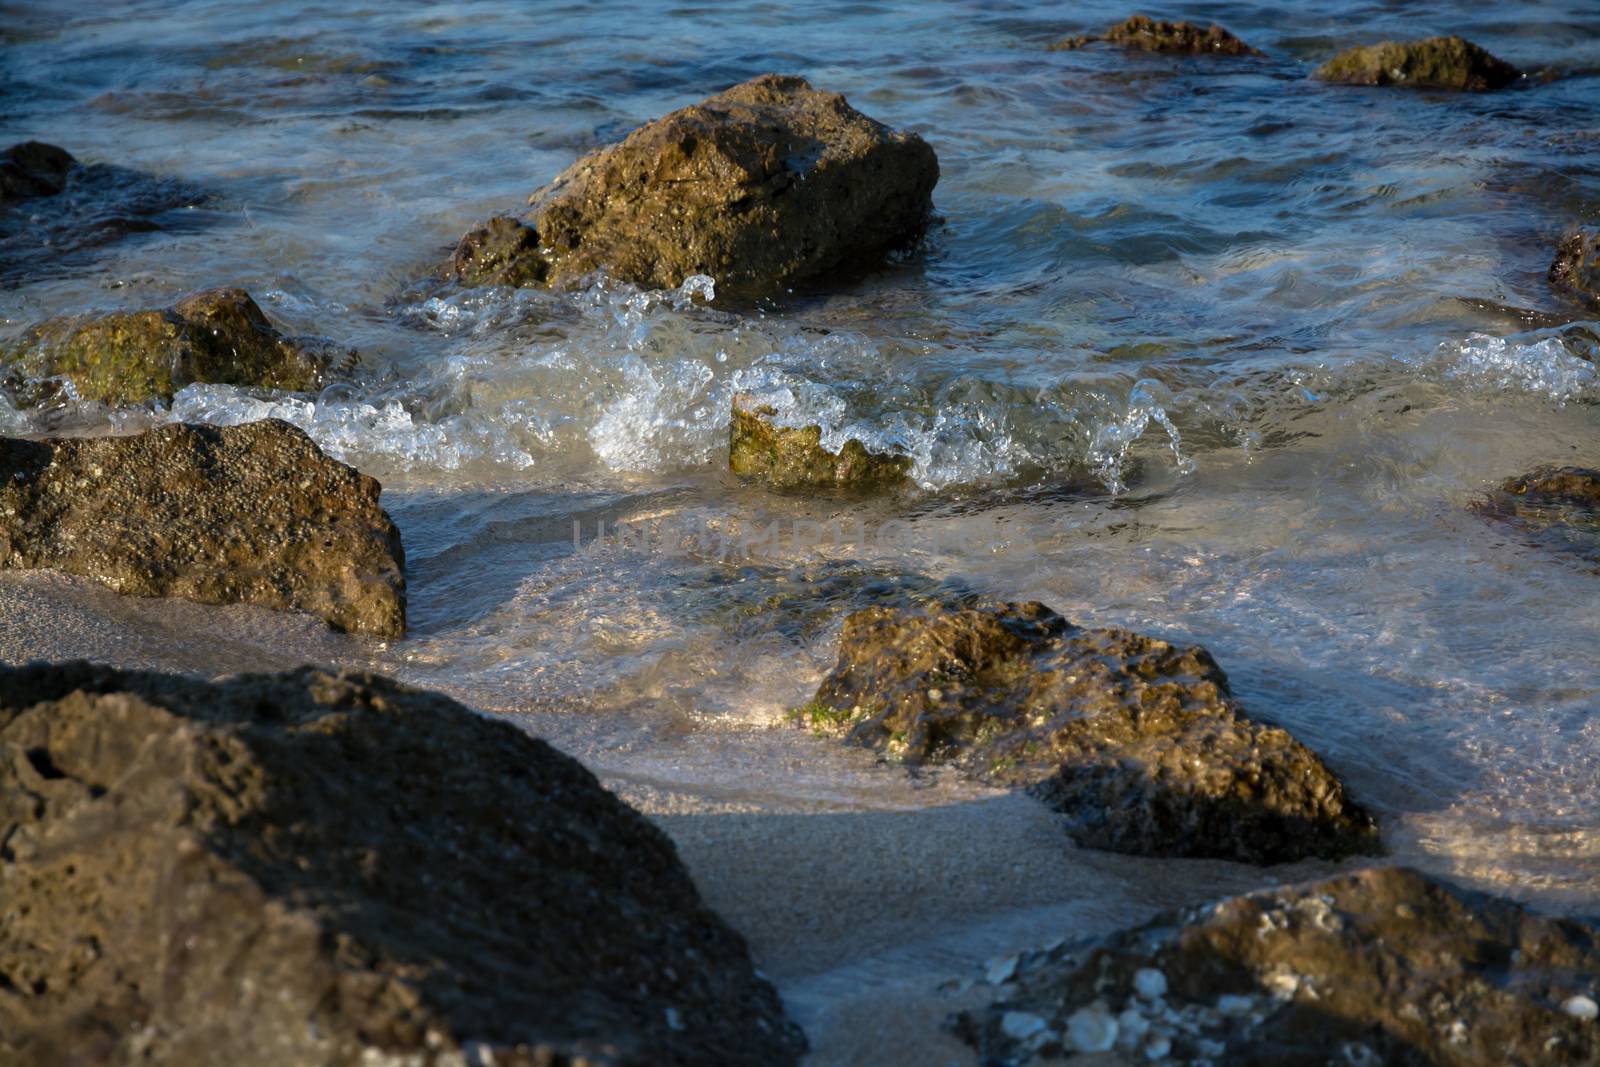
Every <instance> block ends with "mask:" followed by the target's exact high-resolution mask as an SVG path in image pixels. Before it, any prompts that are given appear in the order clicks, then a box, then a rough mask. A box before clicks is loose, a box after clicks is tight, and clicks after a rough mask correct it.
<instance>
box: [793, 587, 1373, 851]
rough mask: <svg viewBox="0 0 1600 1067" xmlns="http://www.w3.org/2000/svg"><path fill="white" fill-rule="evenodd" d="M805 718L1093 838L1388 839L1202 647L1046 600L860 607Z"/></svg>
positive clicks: (1267, 845) (1286, 845) (1193, 842)
mask: <svg viewBox="0 0 1600 1067" xmlns="http://www.w3.org/2000/svg"><path fill="white" fill-rule="evenodd" d="M797 717H798V718H800V719H801V720H802V721H804V722H807V723H809V724H810V725H812V726H813V727H816V728H818V729H821V730H824V731H832V732H837V733H842V734H844V735H845V737H846V738H847V739H848V740H849V741H850V742H852V743H854V744H859V745H866V746H868V747H871V748H875V749H879V750H881V751H883V752H885V753H887V754H888V755H890V756H892V757H894V758H896V759H898V760H901V761H903V762H904V763H906V764H908V765H911V766H919V765H924V764H939V763H944V764H951V765H953V766H955V767H956V768H958V769H960V770H961V771H963V772H964V773H966V774H968V775H971V776H973V777H976V778H979V779H982V780H985V781H990V782H995V783H999V784H1005V785H1021V786H1026V787H1028V789H1029V791H1030V792H1032V793H1033V794H1035V795H1036V796H1038V797H1040V798H1041V799H1043V800H1044V801H1045V802H1046V803H1048V804H1050V805H1051V806H1052V807H1054V808H1056V809H1057V810H1059V811H1061V812H1063V813H1064V814H1066V815H1067V816H1068V824H1069V829H1070V832H1071V834H1072V837H1073V838H1074V839H1075V840H1076V841H1078V842H1079V843H1080V844H1082V845H1085V846H1088V847H1091V848H1102V849H1109V850H1112V851H1116V852H1131V853H1140V854H1145V855H1160V856H1212V857H1219V858H1225V859H1234V860H1243V861H1246V862H1252V863H1275V862H1282V861H1288V860H1295V859H1301V858H1304V857H1308V856H1323V857H1329V858H1333V857H1339V856H1345V855H1348V854H1350V853H1353V852H1372V851H1376V850H1377V847H1378V837H1377V832H1376V830H1375V828H1374V826H1373V823H1372V820H1371V818H1370V817H1369V816H1368V815H1367V814H1366V812H1364V811H1363V810H1362V809H1361V808H1360V807H1358V806H1357V805H1356V804H1355V803H1354V802H1352V801H1351V800H1350V798H1349V797H1348V796H1347V795H1346V791H1345V788H1344V785H1343V784H1342V783H1341V782H1340V781H1339V779H1338V778H1337V777H1335V776H1334V774H1333V773H1332V772H1331V771H1329V770H1328V768H1327V767H1326V766H1324V765H1323V763H1322V761H1321V760H1319V759H1318V758H1317V757H1316V755H1315V754H1314V753H1312V752H1311V751H1310V750H1309V749H1307V748H1306V747H1305V746H1304V745H1302V744H1300V743H1299V742H1298V741H1296V740H1295V739H1294V738H1293V737H1291V736H1290V735H1289V734H1288V733H1287V732H1286V731H1284V730H1281V729H1278V728H1277V727H1272V726H1266V725H1263V724H1261V723H1258V722H1254V721H1252V720H1251V719H1249V718H1247V717H1246V716H1245V715H1244V713H1243V712H1242V711H1240V710H1239V708H1238V707H1237V706H1236V705H1235V703H1234V701H1233V697H1232V695H1231V694H1230V692H1229V690H1228V681H1227V678H1226V677H1224V675H1223V673H1222V670H1221V668H1219V667H1218V666H1217V664H1216V662H1215V661H1214V660H1213V659H1212V658H1211V656H1210V654H1209V653H1207V652H1206V650H1205V649H1203V648H1199V647H1192V648H1178V647H1176V646H1174V645H1170V644H1168V643H1167V642H1165V641H1160V640H1157V639H1155V638H1150V637H1145V636H1143V635H1141V634H1136V633H1132V632H1130V631H1127V630H1121V629H1085V628H1082V627H1078V626H1073V625H1072V624H1071V623H1069V622H1067V621H1066V620H1065V619H1063V618H1061V616H1059V615H1057V614H1056V613H1055V612H1053V611H1051V610H1050V609H1049V608H1047V607H1045V606H1044V605H1042V604H1039V603H1026V604H1000V605H989V606H977V607H947V606H941V605H938V604H932V605H929V606H927V607H925V608H919V609H901V608H894V607H875V608H868V609H865V610H863V611H858V612H856V613H855V614H853V615H851V616H850V617H849V618H847V619H846V620H845V623H844V631H843V634H842V635H841V637H840V639H839V661H838V664H837V665H836V666H835V667H834V669H833V671H832V673H830V674H829V675H828V676H827V677H826V678H825V679H823V681H822V684H821V686H820V687H819V688H818V689H817V693H816V697H815V698H814V699H813V700H812V702H811V703H810V704H807V705H806V706H804V707H802V708H800V709H797Z"/></svg>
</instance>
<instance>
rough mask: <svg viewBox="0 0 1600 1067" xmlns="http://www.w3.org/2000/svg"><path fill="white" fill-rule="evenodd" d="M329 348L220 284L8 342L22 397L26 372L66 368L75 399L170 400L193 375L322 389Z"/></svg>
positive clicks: (49, 326) (55, 372)
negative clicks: (288, 332)
mask: <svg viewBox="0 0 1600 1067" xmlns="http://www.w3.org/2000/svg"><path fill="white" fill-rule="evenodd" d="M334 356H335V352H334V350H333V349H332V348H331V347H329V346H327V345H324V344H321V343H320V342H316V341H313V340H309V339H302V338H290V337H285V336H284V335H283V334H281V333H279V332H278V330H277V329H276V328H274V327H273V325H272V323H271V322H269V321H268V320H267V317H266V315H265V314H263V313H262V311H261V308H260V307H258V306H257V305H256V302H255V301H254V300H252V299H250V294H249V293H246V292H245V291H244V290H243V289H238V288H221V289H206V290H203V291H201V292H198V293H191V294H190V295H189V296H186V297H184V298H183V299H181V300H179V301H178V302H177V303H176V304H174V305H173V306H172V307H170V308H163V309H160V310H152V311H116V312H112V313H110V314H106V315H94V316H90V317H88V318H68V319H55V320H52V321H50V322H46V323H43V324H42V325H40V326H38V327H35V329H34V330H33V331H32V332H31V333H30V334H29V335H28V336H27V337H26V338H24V339H23V341H22V342H21V343H20V344H19V345H17V346H15V347H14V348H13V350H12V352H11V353H10V356H9V359H8V364H9V366H8V368H7V369H8V371H9V373H10V375H11V377H12V378H13V379H14V380H13V382H12V391H13V392H14V393H16V394H18V395H20V396H21V397H22V398H23V399H25V400H26V399H30V398H31V397H30V395H29V393H30V391H29V390H28V389H27V388H26V383H27V382H29V381H30V380H31V381H35V382H36V381H38V380H40V379H45V378H52V377H63V378H66V379H67V380H69V381H70V382H71V383H72V387H73V390H74V392H75V393H76V394H77V396H78V398H79V399H82V400H97V401H101V402H104V403H107V404H140V403H144V402H145V401H148V400H152V399H158V400H171V399H172V396H173V394H174V393H176V392H177V391H178V390H180V389H182V388H183V387H184V386H186V385H190V384H192V383H194V382H214V383H218V384H223V385H238V386H247V387H253V388H261V389H287V390H293V391H303V390H313V389H318V388H320V387H321V386H322V385H323V384H324V383H325V381H326V378H327V375H328V372H329V369H330V365H331V364H332V362H333V359H334ZM343 358H344V359H345V360H349V359H350V358H352V354H351V353H348V352H347V353H343ZM18 378H20V379H21V382H20V383H19V382H17V381H16V380H15V379H18Z"/></svg>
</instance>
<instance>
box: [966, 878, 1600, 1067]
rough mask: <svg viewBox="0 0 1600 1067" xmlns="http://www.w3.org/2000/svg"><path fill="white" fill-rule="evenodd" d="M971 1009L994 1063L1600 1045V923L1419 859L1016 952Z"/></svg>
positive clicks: (1518, 1053) (1586, 1058)
mask: <svg viewBox="0 0 1600 1067" xmlns="http://www.w3.org/2000/svg"><path fill="white" fill-rule="evenodd" d="M1011 981H1012V982H1013V983H1014V984H1013V985H1010V986H1008V987H1007V990H1008V992H1006V993H1004V994H1003V995H1002V998H1001V999H1000V1000H998V1001H997V1002H995V1003H994V1004H993V1005H991V1006H990V1007H989V1008H987V1009H986V1010H984V1011H982V1012H979V1013H976V1014H968V1015H966V1016H965V1017H964V1018H963V1019H962V1020H960V1022H959V1024H958V1030H959V1032H962V1033H963V1034H964V1036H966V1037H967V1038H968V1039H969V1040H970V1041H972V1042H973V1043H974V1044H976V1045H977V1046H978V1047H979V1048H980V1049H981V1051H982V1054H983V1062H984V1063H986V1064H1013V1065H1021V1064H1027V1063H1031V1062H1034V1061H1035V1059H1048V1061H1049V1062H1052V1063H1053V1062H1057V1061H1056V1060H1054V1059H1049V1057H1051V1056H1055V1055H1058V1054H1060V1053H1061V1052H1063V1051H1066V1052H1072V1051H1089V1050H1091V1049H1094V1050H1106V1051H1111V1050H1113V1049H1114V1050H1117V1051H1120V1052H1121V1053H1122V1054H1123V1056H1124V1057H1126V1058H1125V1059H1123V1060H1121V1061H1120V1062H1148V1061H1159V1062H1163V1063H1167V1062H1172V1063H1197V1062H1201V1061H1202V1060H1203V1061H1204V1062H1207V1063H1213V1064H1217V1065H1219V1067H1221V1065H1227V1067H1267V1065H1273V1067H1300V1065H1303V1064H1304V1065H1310V1064H1317V1065H1321V1064H1352V1065H1370V1067H1379V1065H1384V1067H1487V1065H1489V1064H1497V1065H1498V1064H1508V1065H1509V1064H1521V1065H1526V1067H1533V1065H1535V1064H1539V1065H1548V1067H1558V1065H1573V1067H1576V1065H1579V1064H1593V1063H1597V1062H1600V1023H1596V1022H1594V1021H1592V1020H1593V1012H1594V1010H1595V1000H1594V998H1595V997H1596V996H1600V929H1597V928H1596V927H1595V926H1593V925H1591V924H1588V923H1579V922H1574V921H1568V920H1561V919H1554V918H1547V917H1544V916H1541V915H1537V914H1534V913H1533V912H1530V911H1527V910H1525V909H1524V908H1522V907H1520V906H1518V905H1516V904H1514V903H1512V902H1510V901H1507V900H1500V899H1497V898H1494V897H1490V896H1486V895H1483V894H1480V893H1473V892H1468V891H1466V890H1462V889H1458V888H1456V887H1454V886H1451V885H1449V884H1448V883H1445V882H1441V881H1438V880H1435V879H1433V878H1430V877H1428V876H1426V875H1423V874H1419V873H1418V872H1416V871H1412V870H1407V869H1406V868H1403V867H1388V868H1378V869H1373V870H1363V871H1357V872H1355V873H1352V874H1346V875H1341V876H1339V877H1336V878H1332V879H1329V880H1327V881H1324V882H1319V883H1315V884H1311V885H1302V886H1295V887H1292V888H1287V889H1271V890H1266V891H1263V892H1259V893H1252V894H1250V895H1248V896H1242V897H1236V898H1233V899H1231V900H1225V901H1223V902H1221V903H1219V904H1216V905H1213V906H1210V907H1205V908H1197V909H1194V910H1191V911H1187V912H1179V913H1172V914H1168V915H1163V916H1161V917H1159V918H1157V919H1155V920H1153V921H1151V922H1149V923H1147V924H1146V925H1144V926H1141V927H1139V928H1137V929H1134V930H1129V931H1126V932H1123V933H1119V934H1116V935H1114V936H1112V937H1109V938H1106V939H1103V940H1101V941H1098V942H1090V943H1087V944H1076V945H1069V946H1065V947H1060V948H1056V949H1052V950H1048V951H1044V952H1036V953H1026V954H1024V955H1023V956H1022V957H1021V958H1020V959H1018V961H1017V963H1016V967H1015V972H1014V975H1013V976H1012V979H1011Z"/></svg>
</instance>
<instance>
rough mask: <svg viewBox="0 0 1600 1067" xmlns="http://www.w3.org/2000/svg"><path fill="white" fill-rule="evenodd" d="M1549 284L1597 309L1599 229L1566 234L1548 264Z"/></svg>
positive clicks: (1599, 300) (1599, 294)
mask: <svg viewBox="0 0 1600 1067" xmlns="http://www.w3.org/2000/svg"><path fill="white" fill-rule="evenodd" d="M1550 284H1551V285H1553V286H1555V287H1556V288H1557V289H1559V290H1561V291H1562V292H1565V293H1570V294H1571V295H1572V296H1575V297H1577V298H1578V299H1579V300H1580V301H1582V302H1583V303H1584V304H1586V305H1587V306H1589V307H1590V308H1593V309H1595V310H1596V311H1600V231H1591V232H1584V231H1582V230H1575V231H1573V232H1572V233H1570V234H1568V235H1567V237H1566V239H1565V240H1564V241H1562V242H1561V244H1560V245H1559V246H1557V248H1556V258H1555V261H1554V262H1552V263H1551V264H1550Z"/></svg>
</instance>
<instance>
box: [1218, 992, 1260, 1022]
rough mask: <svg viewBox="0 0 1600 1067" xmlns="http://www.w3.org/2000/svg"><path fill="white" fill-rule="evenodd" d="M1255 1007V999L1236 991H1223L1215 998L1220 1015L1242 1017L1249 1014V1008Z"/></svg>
mask: <svg viewBox="0 0 1600 1067" xmlns="http://www.w3.org/2000/svg"><path fill="white" fill-rule="evenodd" d="M1253 1007H1255V1001H1253V1000H1251V999H1250V998H1249V997H1244V996H1240V995H1239V994H1237V993H1224V994H1223V995H1222V996H1220V997H1218V998H1217V1011H1218V1012H1219V1013H1220V1014H1222V1015H1231V1016H1233V1017H1234V1018H1236V1019H1237V1018H1242V1017H1244V1016H1246V1015H1249V1014H1250V1009H1251V1008H1253Z"/></svg>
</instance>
